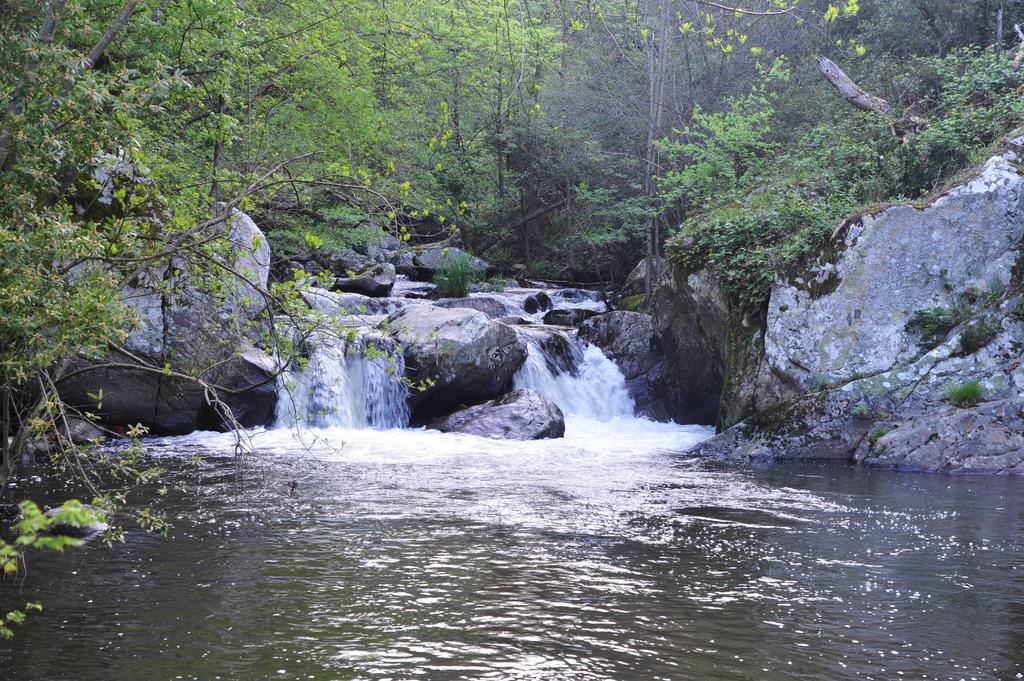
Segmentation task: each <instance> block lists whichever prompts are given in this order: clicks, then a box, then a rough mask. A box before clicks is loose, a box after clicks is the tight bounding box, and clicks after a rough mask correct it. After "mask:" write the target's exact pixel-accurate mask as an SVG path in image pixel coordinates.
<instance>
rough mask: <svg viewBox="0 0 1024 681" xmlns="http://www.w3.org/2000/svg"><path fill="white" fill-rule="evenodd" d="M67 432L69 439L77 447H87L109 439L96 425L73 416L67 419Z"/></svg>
mask: <svg viewBox="0 0 1024 681" xmlns="http://www.w3.org/2000/svg"><path fill="white" fill-rule="evenodd" d="M66 430H67V432H66V436H67V438H68V439H69V440H71V443H72V444H75V445H87V444H92V443H95V442H102V441H103V440H106V439H107V436H106V435H105V434H104V433H103V431H102V430H100V428H99V426H97V425H96V424H95V423H90V422H89V421H86V420H85V419H80V418H75V417H73V416H69V417H68V418H67V429H66Z"/></svg>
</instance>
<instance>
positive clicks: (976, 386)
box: [946, 381, 985, 407]
mask: <svg viewBox="0 0 1024 681" xmlns="http://www.w3.org/2000/svg"><path fill="white" fill-rule="evenodd" d="M984 392H985V391H984V389H983V388H982V387H981V383H979V382H978V381H967V382H966V383H960V384H957V385H954V386H952V387H951V388H950V389H949V390H948V391H946V399H948V400H949V402H950V404H953V405H955V406H957V407H973V406H974V405H976V404H977V403H978V402H981V398H982V395H983V394H984Z"/></svg>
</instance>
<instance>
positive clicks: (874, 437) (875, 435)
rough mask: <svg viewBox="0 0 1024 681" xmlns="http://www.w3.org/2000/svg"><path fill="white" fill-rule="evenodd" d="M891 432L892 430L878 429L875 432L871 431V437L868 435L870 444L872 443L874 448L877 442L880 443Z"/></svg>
mask: <svg viewBox="0 0 1024 681" xmlns="http://www.w3.org/2000/svg"><path fill="white" fill-rule="evenodd" d="M891 432H892V428H876V429H875V430H873V431H871V434H870V435H868V442H869V443H871V446H872V447H874V446H875V443H876V442H878V441H879V440H881V439H882V438H883V437H885V436H886V435H888V434H889V433H891Z"/></svg>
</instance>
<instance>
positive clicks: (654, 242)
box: [644, 0, 672, 306]
mask: <svg viewBox="0 0 1024 681" xmlns="http://www.w3.org/2000/svg"><path fill="white" fill-rule="evenodd" d="M671 4H672V3H671V0H662V5H661V16H660V17H659V18H658V37H657V41H658V44H657V45H656V46H653V47H654V48H655V49H653V50H652V52H651V57H650V65H651V68H650V86H649V88H648V95H649V96H648V105H649V109H648V119H647V145H646V147H647V148H646V154H645V157H644V207H645V209H646V213H647V214H646V217H645V222H646V230H645V231H646V233H647V256H646V260H647V268H646V269H647V272H646V274H645V276H644V304H645V305H647V306H650V303H651V293H652V292H653V288H654V263H655V260H656V259H657V256H658V241H659V234H658V216H657V213H656V208H657V187H656V186H655V182H654V176H655V173H656V170H657V167H658V137H659V135H660V134H661V118H662V112H663V111H664V109H665V74H666V72H667V71H668V48H669V45H668V36H669V31H668V28H669V24H670V23H671V19H672V13H671Z"/></svg>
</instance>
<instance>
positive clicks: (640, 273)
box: [619, 257, 665, 298]
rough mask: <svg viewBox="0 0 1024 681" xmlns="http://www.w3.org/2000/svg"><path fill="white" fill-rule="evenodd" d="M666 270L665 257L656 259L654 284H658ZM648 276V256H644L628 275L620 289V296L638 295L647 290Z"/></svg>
mask: <svg viewBox="0 0 1024 681" xmlns="http://www.w3.org/2000/svg"><path fill="white" fill-rule="evenodd" d="M664 272H665V259H664V258H661V257H658V258H655V259H654V284H655V286H657V283H658V281H659V280H660V279H661V278H662V276H663V274H664ZM646 278H647V258H644V259H643V260H641V261H640V262H639V263H637V265H636V267H634V268H633V271H632V272H630V273H629V276H628V277H626V281H625V283H623V285H622V289H621V290H620V291H619V296H620V297H622V298H627V297H629V296H637V295H640V294H641V293H644V292H645V289H646V284H645V280H646Z"/></svg>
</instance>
